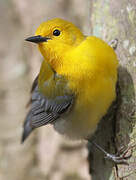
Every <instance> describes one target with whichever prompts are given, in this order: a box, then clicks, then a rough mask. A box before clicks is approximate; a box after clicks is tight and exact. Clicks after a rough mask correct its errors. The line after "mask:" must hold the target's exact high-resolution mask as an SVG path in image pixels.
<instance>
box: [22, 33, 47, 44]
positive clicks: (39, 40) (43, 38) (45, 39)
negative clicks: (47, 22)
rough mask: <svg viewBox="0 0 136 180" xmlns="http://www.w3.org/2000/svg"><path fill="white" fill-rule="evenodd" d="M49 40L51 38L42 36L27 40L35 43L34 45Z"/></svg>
mask: <svg viewBox="0 0 136 180" xmlns="http://www.w3.org/2000/svg"><path fill="white" fill-rule="evenodd" d="M49 39H50V38H48V37H42V36H40V35H38V36H32V37H28V38H27V39H25V40H26V41H30V42H34V43H42V42H47V41H48V40H49Z"/></svg>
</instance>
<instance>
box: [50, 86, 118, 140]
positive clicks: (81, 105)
mask: <svg viewBox="0 0 136 180" xmlns="http://www.w3.org/2000/svg"><path fill="white" fill-rule="evenodd" d="M94 93H95V95H94ZM115 97H116V93H115V87H114V86H112V85H109V86H108V88H102V89H101V88H99V89H98V90H97V89H96V90H95V91H91V89H90V91H89V94H87V93H86V92H85V91H84V92H83V93H82V94H80V96H79V97H77V99H76V102H75V104H74V106H73V108H72V110H71V112H69V114H67V115H65V116H63V117H62V118H61V119H59V120H57V121H56V122H55V124H54V128H55V129H56V130H57V131H58V132H59V133H61V134H64V135H66V136H68V137H69V138H71V139H84V138H86V137H88V136H91V134H93V133H94V131H95V130H96V128H97V125H98V123H99V121H100V120H101V119H102V117H103V116H104V115H105V114H106V112H107V111H108V109H109V107H110V105H111V104H112V102H113V100H114V99H115Z"/></svg>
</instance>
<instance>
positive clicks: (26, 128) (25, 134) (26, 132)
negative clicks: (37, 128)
mask: <svg viewBox="0 0 136 180" xmlns="http://www.w3.org/2000/svg"><path fill="white" fill-rule="evenodd" d="M33 129H34V128H32V126H31V114H30V113H28V115H27V117H26V120H25V123H24V131H23V134H22V139H21V143H23V142H24V141H25V140H26V139H27V137H28V136H29V135H30V133H31V132H32V131H33Z"/></svg>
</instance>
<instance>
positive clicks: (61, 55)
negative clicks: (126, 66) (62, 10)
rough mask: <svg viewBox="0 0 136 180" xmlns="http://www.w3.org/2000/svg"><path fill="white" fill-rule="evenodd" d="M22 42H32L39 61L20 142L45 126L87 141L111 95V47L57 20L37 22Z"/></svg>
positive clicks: (113, 69) (113, 63) (115, 65)
mask: <svg viewBox="0 0 136 180" xmlns="http://www.w3.org/2000/svg"><path fill="white" fill-rule="evenodd" d="M26 40H27V41H30V42H34V43H36V44H38V48H39V50H40V52H41V54H42V55H43V58H44V59H43V62H42V65H41V69H40V72H39V74H38V76H37V77H36V79H35V81H34V83H33V86H32V97H31V102H30V110H29V112H28V114H27V117H26V120H25V123H24V133H23V136H22V142H23V141H24V140H25V139H26V138H27V137H28V135H29V134H30V133H31V132H32V131H33V130H34V129H35V128H38V127H40V126H44V125H46V124H52V125H53V127H54V129H55V130H56V131H58V132H59V133H60V134H63V135H65V136H68V137H69V138H71V139H88V138H89V137H90V136H91V135H92V134H93V133H94V132H95V130H96V128H97V125H98V123H99V121H100V120H101V119H102V117H103V116H104V115H105V114H106V113H107V111H108V109H109V107H110V105H111V104H112V102H113V101H114V100H115V98H116V83H117V68H118V59H117V56H116V54H115V52H114V50H113V48H112V47H110V46H109V45H108V44H107V43H106V42H104V41H103V40H101V39H99V38H97V37H95V36H85V35H84V34H83V33H82V32H81V31H80V30H79V29H78V28H77V27H76V26H75V25H74V24H72V23H71V22H68V21H65V20H62V19H59V18H55V19H51V20H48V21H46V22H43V23H42V24H41V25H40V26H39V27H38V29H37V30H36V34H35V36H32V37H29V38H27V39H26ZM95 145H96V144H95ZM96 146H97V145H96ZM99 149H100V148H99ZM108 155H109V154H108Z"/></svg>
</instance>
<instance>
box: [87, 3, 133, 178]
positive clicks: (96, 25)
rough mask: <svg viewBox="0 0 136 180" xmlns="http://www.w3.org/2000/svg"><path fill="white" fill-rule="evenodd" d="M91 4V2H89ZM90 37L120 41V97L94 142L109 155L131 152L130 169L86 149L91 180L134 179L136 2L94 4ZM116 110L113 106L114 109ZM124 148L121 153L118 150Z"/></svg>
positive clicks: (92, 149)
mask: <svg viewBox="0 0 136 180" xmlns="http://www.w3.org/2000/svg"><path fill="white" fill-rule="evenodd" d="M91 2H92V1H91ZM91 6H92V7H91V10H92V11H91V26H92V33H93V35H95V36H98V37H101V38H102V39H104V40H105V41H107V42H109V41H110V40H112V39H115V38H117V39H118V40H119V44H118V48H117V51H116V53H117V56H118V59H119V63H120V68H119V78H118V83H119V87H120V95H119V96H118V99H117V102H118V103H116V108H113V107H112V111H113V112H112V113H110V118H109V117H108V116H106V117H105V118H104V119H103V120H102V121H101V123H100V124H99V126H98V130H97V132H96V133H95V135H94V137H93V138H94V139H95V140H96V142H97V143H98V144H99V145H101V146H102V147H103V148H104V149H105V150H107V151H108V152H110V153H116V152H118V151H125V150H124V149H126V148H127V147H128V148H129V150H128V152H127V154H126V156H129V154H130V153H131V151H132V156H131V158H129V159H128V163H129V165H124V164H122V165H117V164H114V163H112V162H111V161H108V160H105V159H104V157H103V154H102V153H101V152H99V151H98V150H96V149H95V148H94V147H92V146H89V163H90V173H91V176H92V180H112V179H113V180H114V179H116V180H135V179H136V153H135V150H136V149H135V144H136V143H135V142H136V128H135V127H136V126H135V121H136V116H135V91H136V90H135V89H134V86H135V83H136V73H135V72H136V1H135V0H129V1H127V0H119V1H115V0H111V1H107V0H101V1H99V0H96V1H93V2H92V3H91ZM114 107H115V106H114ZM122 147H123V150H121V149H122Z"/></svg>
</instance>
